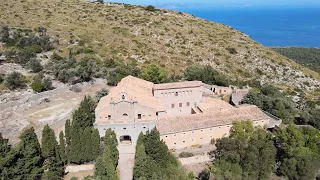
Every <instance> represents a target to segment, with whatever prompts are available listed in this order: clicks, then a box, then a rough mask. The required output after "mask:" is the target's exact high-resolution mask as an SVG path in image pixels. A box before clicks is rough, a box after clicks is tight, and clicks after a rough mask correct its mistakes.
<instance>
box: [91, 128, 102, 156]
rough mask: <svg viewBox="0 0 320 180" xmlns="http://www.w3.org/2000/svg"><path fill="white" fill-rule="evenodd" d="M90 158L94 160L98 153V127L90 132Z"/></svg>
mask: <svg viewBox="0 0 320 180" xmlns="http://www.w3.org/2000/svg"><path fill="white" fill-rule="evenodd" d="M91 155H92V156H91V160H96V159H97V157H98V156H99V155H100V135H99V131H98V129H93V131H92V134H91Z"/></svg>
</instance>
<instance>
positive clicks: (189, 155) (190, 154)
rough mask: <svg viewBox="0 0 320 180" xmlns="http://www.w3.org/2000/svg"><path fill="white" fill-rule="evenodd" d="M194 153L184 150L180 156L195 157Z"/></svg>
mask: <svg viewBox="0 0 320 180" xmlns="http://www.w3.org/2000/svg"><path fill="white" fill-rule="evenodd" d="M193 156H194V154H193V153H190V152H182V153H180V154H179V158H188V157H193Z"/></svg>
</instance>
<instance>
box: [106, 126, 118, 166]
mask: <svg viewBox="0 0 320 180" xmlns="http://www.w3.org/2000/svg"><path fill="white" fill-rule="evenodd" d="M107 146H109V147H110V150H111V158H112V161H113V165H114V166H115V167H117V165H118V160H119V151H118V141H117V135H116V133H115V132H114V131H113V130H111V129H110V128H109V129H107V131H106V134H105V136H104V147H107Z"/></svg>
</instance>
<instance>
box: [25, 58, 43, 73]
mask: <svg viewBox="0 0 320 180" xmlns="http://www.w3.org/2000/svg"><path fill="white" fill-rule="evenodd" d="M27 67H28V68H29V69H31V70H32V71H33V72H35V73H37V72H40V71H42V69H43V67H42V66H41V64H40V61H39V60H37V59H30V61H29V62H28V63H27Z"/></svg>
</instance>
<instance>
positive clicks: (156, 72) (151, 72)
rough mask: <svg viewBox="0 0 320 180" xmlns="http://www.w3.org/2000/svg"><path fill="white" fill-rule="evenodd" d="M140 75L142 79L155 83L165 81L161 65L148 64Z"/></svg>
mask: <svg viewBox="0 0 320 180" xmlns="http://www.w3.org/2000/svg"><path fill="white" fill-rule="evenodd" d="M141 77H142V78H143V79H144V80H147V81H150V82H153V83H155V84H160V83H163V82H165V81H166V79H167V78H166V75H165V72H164V71H163V69H162V68H161V67H159V66H158V65H156V64H150V65H148V66H147V67H146V68H145V69H144V70H143V72H142V74H141Z"/></svg>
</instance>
